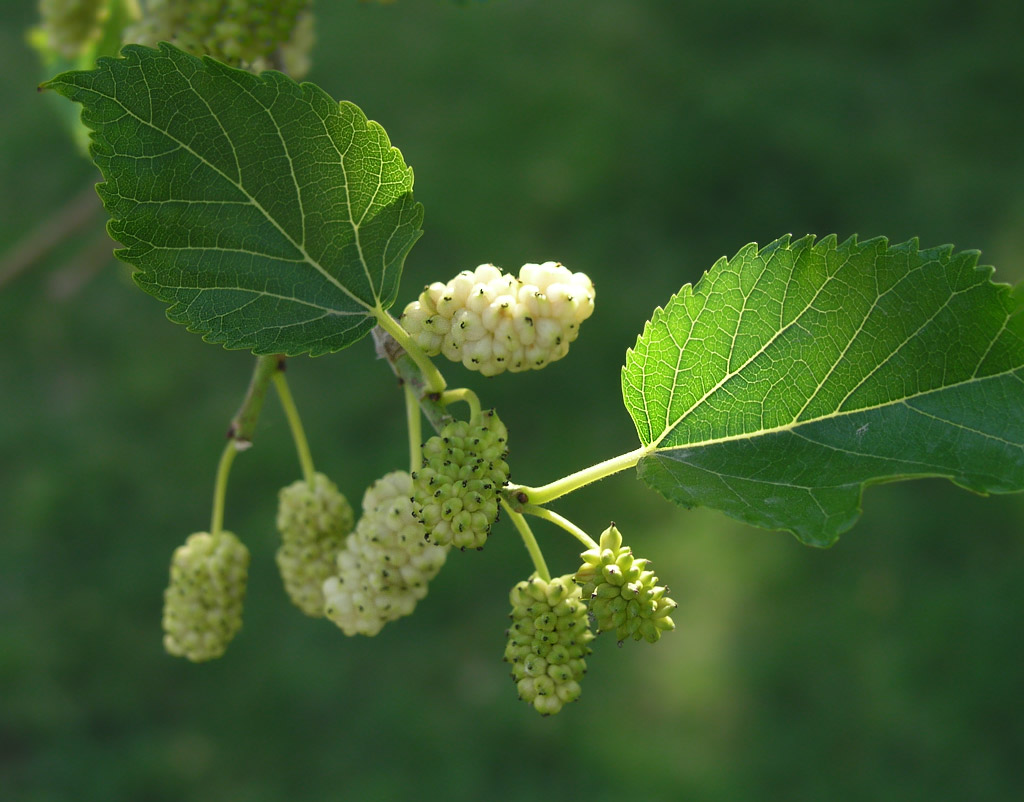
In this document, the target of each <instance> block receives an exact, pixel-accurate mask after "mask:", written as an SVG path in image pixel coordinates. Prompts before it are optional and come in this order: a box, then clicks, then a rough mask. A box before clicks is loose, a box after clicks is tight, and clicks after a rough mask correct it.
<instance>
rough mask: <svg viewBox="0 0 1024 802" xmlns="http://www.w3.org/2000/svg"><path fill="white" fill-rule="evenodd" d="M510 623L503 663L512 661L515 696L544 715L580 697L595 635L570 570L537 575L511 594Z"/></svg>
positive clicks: (554, 711)
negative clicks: (542, 576)
mask: <svg viewBox="0 0 1024 802" xmlns="http://www.w3.org/2000/svg"><path fill="white" fill-rule="evenodd" d="M509 601H510V602H511V604H512V613H511V616H510V618H511V619H512V625H511V626H510V627H509V628H508V631H507V632H506V635H507V637H508V642H507V644H506V646H505V662H507V663H511V664H512V679H513V680H515V683H516V689H517V690H518V691H519V698H520V699H522V700H524V701H526V702H529V703H530V704H532V705H533V707H534V709H536V710H537V711H538V712H539V713H541V714H542V715H545V716H548V715H551V714H553V713H557V712H558V711H559V710H561V709H562V707H563V706H564V705H566V704H568V703H569V702H574V701H576V700H577V699H578V698H579V697H580V680H581V679H582V678H583V675H584V674H585V673H586V670H587V661H586V659H585V658H586V656H587V655H588V654H590V647H589V646H588V644H589V643H590V641H591V640H593V637H594V633H593V632H591V631H590V626H589V622H588V619H587V607H586V605H585V604H584V603H583V600H582V597H581V595H580V588H579V586H578V585H576V584H575V583H574V582H573V577H572V575H571V574H569V575H566V576H560V577H555V578H554V579H552V580H551V581H550V582H545V581H544V580H542V579H540V578H539V577H538V576H537V575H536V574H534V575H533V576H531V577H530V578H529V579H527V580H524V581H522V582H520V583H518V584H517V585H516V586H515V587H514V588H512V592H511V593H510V594H509Z"/></svg>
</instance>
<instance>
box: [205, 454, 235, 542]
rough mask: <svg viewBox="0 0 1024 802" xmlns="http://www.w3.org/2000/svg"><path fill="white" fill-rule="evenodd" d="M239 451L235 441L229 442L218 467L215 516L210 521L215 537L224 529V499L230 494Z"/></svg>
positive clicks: (214, 500)
mask: <svg viewBox="0 0 1024 802" xmlns="http://www.w3.org/2000/svg"><path fill="white" fill-rule="evenodd" d="M238 451H239V448H238V443H237V442H236V441H235V440H228V444H227V445H226V446H224V452H223V453H222V454H221V455H220V463H219V464H218V465H217V480H216V482H215V483H214V486H213V516H212V517H211V520H210V534H211V535H213V536H214V537H216V536H217V535H219V534H220V532H221V530H222V529H223V528H224V497H225V496H226V495H227V492H228V475H229V474H230V473H231V463H232V462H234V461H235V455H236V454H237V453H238Z"/></svg>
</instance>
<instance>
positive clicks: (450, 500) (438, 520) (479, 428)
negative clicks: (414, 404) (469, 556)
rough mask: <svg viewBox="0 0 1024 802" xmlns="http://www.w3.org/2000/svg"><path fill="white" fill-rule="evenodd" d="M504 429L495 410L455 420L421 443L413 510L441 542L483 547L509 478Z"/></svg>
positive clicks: (430, 533) (431, 536)
mask: <svg viewBox="0 0 1024 802" xmlns="http://www.w3.org/2000/svg"><path fill="white" fill-rule="evenodd" d="M507 442H508V431H507V430H506V429H505V424H504V423H502V422H501V419H500V418H499V417H498V416H497V414H496V413H495V412H494V410H493V409H491V410H487V411H486V412H484V413H483V414H482V415H481V418H480V420H479V421H478V422H475V423H470V422H466V421H454V422H452V423H449V424H448V425H447V426H445V427H444V428H443V429H442V430H441V433H440V434H439V435H437V436H435V437H431V438H430V439H429V440H428V441H427V442H426V443H425V444H424V446H423V467H422V468H421V469H420V470H418V471H416V473H414V474H413V500H414V501H415V504H414V507H413V513H414V514H415V515H416V517H417V518H418V519H419V520H420V521H422V522H423V525H424V527H425V528H426V533H427V537H428V538H429V539H430V541H431V542H432V543H436V544H438V545H439V546H447V545H452V546H455V547H456V548H459V549H482V548H483V547H484V543H486V542H487V535H488V534H489V533H490V531H491V524H493V523H494V522H495V521H496V520H497V519H498V491H499V490H500V489H501V488H502V486H504V485H505V484H506V483H507V482H508V463H506V462H505V457H506V455H507V454H508V448H507V447H506V444H507Z"/></svg>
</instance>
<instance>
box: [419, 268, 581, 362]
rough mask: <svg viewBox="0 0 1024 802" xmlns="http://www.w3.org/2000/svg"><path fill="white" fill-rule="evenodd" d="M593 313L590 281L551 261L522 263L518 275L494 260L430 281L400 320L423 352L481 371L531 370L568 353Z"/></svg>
mask: <svg viewBox="0 0 1024 802" xmlns="http://www.w3.org/2000/svg"><path fill="white" fill-rule="evenodd" d="M593 312H594V284H593V282H592V281H591V280H590V279H589V278H588V277H587V275H586V274H585V273H573V272H572V271H570V270H569V269H568V268H567V267H565V266H564V265H561V264H559V263H557V262H545V263H544V264H540V265H537V264H527V265H523V266H522V268H521V269H520V270H519V277H518V278H517V277H516V276H513V275H511V274H509V273H504V272H502V270H501V269H500V268H497V267H495V266H494V265H490V264H487V265H480V266H479V267H477V268H476V270H464V271H463V272H461V273H459V274H458V275H457V276H456V277H455V278H453V279H452V280H451V281H449V282H448V283H447V284H442V283H441V282H439V281H438V282H435V283H433V284H431V285H430V286H429V287H427V288H426V289H425V290H424V291H423V292H422V293H421V294H420V297H419V299H417V300H415V301H413V302H412V303H410V304H409V305H408V306H406V307H405V310H404V311H403V312H402V318H401V323H402V325H403V326H404V327H405V329H406V331H408V332H409V334H410V335H411V336H412V338H413V339H414V340H415V341H416V343H417V344H418V345H419V346H420V347H421V348H423V350H424V351H426V353H427V354H429V355H430V356H434V355H436V354H444V356H445V358H447V359H450V360H452V361H453V362H461V363H462V364H463V365H465V366H466V367H467V368H469V369H470V370H477V371H480V373H482V374H483V375H484V376H495V375H497V374H498V373H504V372H505V371H506V370H508V371H512V372H513V373H515V372H518V371H523V370H538V369H540V368H543V367H544V366H546V365H547V364H549V363H551V362H554V361H556V360H558V359H561V358H562V357H564V356H565V355H566V354H567V353H569V344H570V343H571V342H573V341H574V340H575V339H576V337H577V336H578V335H579V330H580V324H581V323H582V322H583V321H584V320H586V319H587V318H588V317H590V315H591V314H593Z"/></svg>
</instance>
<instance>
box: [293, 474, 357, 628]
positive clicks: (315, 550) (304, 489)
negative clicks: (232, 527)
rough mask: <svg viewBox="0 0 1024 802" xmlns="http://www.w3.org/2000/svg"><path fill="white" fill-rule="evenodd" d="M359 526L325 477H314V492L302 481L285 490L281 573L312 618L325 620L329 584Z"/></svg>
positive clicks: (312, 488)
mask: <svg viewBox="0 0 1024 802" xmlns="http://www.w3.org/2000/svg"><path fill="white" fill-rule="evenodd" d="M353 522H354V516H353V513H352V507H351V505H350V504H349V503H348V499H346V498H345V496H344V495H343V494H342V493H341V492H340V491H339V490H338V488H337V486H336V485H335V484H334V483H333V482H332V481H331V480H330V479H328V478H327V477H326V476H324V475H323V474H322V473H318V474H316V475H315V476H314V477H313V484H312V486H311V485H310V484H308V483H307V482H305V481H302V480H300V481H298V482H294V483H293V484H290V485H289V486H288V487H285V488H283V489H282V490H281V493H280V496H279V503H278V508H277V528H278V530H280V532H281V547H280V548H279V549H278V550H277V567H278V569H279V570H280V572H281V578H282V579H283V580H284V587H285V590H286V591H288V596H289V597H290V598H291V600H292V602H294V604H295V606H296V607H298V608H299V609H300V610H302V612H304V613H305V614H306V615H308V616H311V617H313V618H322V617H323V615H324V594H323V590H322V588H323V584H324V580H325V579H327V578H328V577H329V576H331V575H333V574H334V573H335V566H336V564H337V559H338V552H340V551H341V550H342V549H343V548H345V536H346V535H348V533H349V532H351V531H352V524H353Z"/></svg>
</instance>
